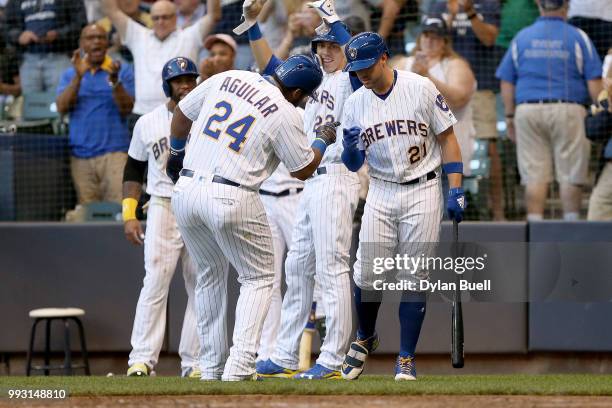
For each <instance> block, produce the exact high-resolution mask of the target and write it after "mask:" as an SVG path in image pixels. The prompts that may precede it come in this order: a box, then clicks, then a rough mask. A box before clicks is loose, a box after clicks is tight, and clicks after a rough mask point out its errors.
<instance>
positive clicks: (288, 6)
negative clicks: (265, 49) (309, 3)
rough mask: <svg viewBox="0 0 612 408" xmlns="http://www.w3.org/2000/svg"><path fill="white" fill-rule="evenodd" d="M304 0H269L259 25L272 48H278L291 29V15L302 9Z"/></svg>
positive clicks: (260, 14)
mask: <svg viewBox="0 0 612 408" xmlns="http://www.w3.org/2000/svg"><path fill="white" fill-rule="evenodd" d="M303 3H304V1H303V0H268V1H266V3H265V4H264V5H263V8H262V10H261V13H259V19H258V20H259V25H260V27H261V31H262V33H263V35H264V37H265V38H266V40H267V41H268V44H269V45H270V48H272V49H276V48H277V47H278V46H279V45H280V43H281V41H282V39H283V38H285V35H286V34H287V31H288V29H289V27H288V25H289V16H291V15H292V14H294V13H297V12H299V11H300V10H301V9H302V5H303Z"/></svg>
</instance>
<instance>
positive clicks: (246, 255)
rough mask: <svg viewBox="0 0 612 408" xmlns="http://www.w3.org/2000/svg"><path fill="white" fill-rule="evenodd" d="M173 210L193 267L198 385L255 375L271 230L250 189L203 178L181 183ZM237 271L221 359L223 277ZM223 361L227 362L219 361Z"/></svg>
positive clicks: (269, 275)
mask: <svg viewBox="0 0 612 408" xmlns="http://www.w3.org/2000/svg"><path fill="white" fill-rule="evenodd" d="M172 207H173V209H174V212H175V214H176V217H177V221H178V225H179V229H180V230H181V233H182V234H183V237H184V239H185V245H186V246H187V248H188V249H189V253H190V254H191V256H192V257H193V258H194V260H195V261H196V263H197V265H198V272H197V278H196V288H195V295H196V312H197V316H198V334H199V336H200V341H201V342H202V344H205V346H204V347H202V351H201V353H200V369H201V370H202V379H219V378H221V379H223V380H224V381H238V380H246V379H251V378H252V377H253V375H254V374H255V355H256V352H257V347H258V345H259V338H260V336H261V329H262V327H263V321H264V319H265V317H266V314H267V312H268V307H269V306H270V298H271V295H272V284H273V282H274V255H273V247H272V238H271V237H270V227H269V225H268V220H267V218H266V213H265V210H264V207H263V204H262V203H261V200H260V198H259V194H258V193H257V192H256V191H250V190H247V189H244V188H240V187H233V186H229V185H226V184H220V183H213V182H212V176H211V175H210V174H203V173H200V172H197V171H196V172H195V174H194V176H193V177H185V176H183V177H181V178H180V179H179V180H178V182H177V184H176V185H175V187H174V193H173V195H172ZM230 262H231V264H232V265H233V266H234V268H235V269H236V271H237V272H238V282H239V283H240V296H239V297H238V302H237V305H236V321H235V324H234V334H233V338H232V341H233V345H232V347H231V349H230V351H229V357H228V351H227V350H228V339H227V327H226V317H227V278H228V270H229V263H230ZM226 360H227V361H226Z"/></svg>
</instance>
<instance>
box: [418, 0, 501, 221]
mask: <svg viewBox="0 0 612 408" xmlns="http://www.w3.org/2000/svg"><path fill="white" fill-rule="evenodd" d="M430 10H431V14H430V15H434V14H442V16H443V17H444V19H445V20H446V23H447V25H448V27H450V31H451V34H452V44H453V49H454V50H455V51H456V52H457V53H458V54H459V55H461V56H462V57H463V58H465V59H466V60H467V61H468V62H469V63H470V66H471V68H472V71H473V72H474V75H475V76H476V82H477V83H478V90H477V91H476V93H475V94H474V96H473V97H472V107H473V110H472V112H473V113H472V116H473V121H474V128H475V129H476V137H477V138H478V139H485V140H487V141H488V154H489V157H490V159H491V172H490V177H489V191H490V196H489V207H490V208H491V211H492V215H493V220H495V221H503V220H504V219H505V215H504V208H503V202H504V197H503V188H502V187H503V186H502V184H503V183H502V166H501V159H500V156H499V152H498V150H497V112H496V110H495V105H496V99H495V93H496V92H498V91H499V81H498V80H497V79H496V78H495V67H496V66H497V62H498V61H499V53H498V49H497V48H496V46H495V41H496V39H497V36H498V34H499V24H500V14H501V6H500V1H499V0H437V1H436V2H435V3H433V4H432V5H431V8H430Z"/></svg>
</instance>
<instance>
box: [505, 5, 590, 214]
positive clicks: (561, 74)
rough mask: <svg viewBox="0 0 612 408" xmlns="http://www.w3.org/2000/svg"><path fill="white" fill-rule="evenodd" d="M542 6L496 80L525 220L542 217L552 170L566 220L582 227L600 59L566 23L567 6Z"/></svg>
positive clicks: (580, 33) (585, 39)
mask: <svg viewBox="0 0 612 408" xmlns="http://www.w3.org/2000/svg"><path fill="white" fill-rule="evenodd" d="M538 5H539V8H540V17H539V18H538V19H537V20H536V21H535V23H534V24H532V25H530V26H529V27H526V28H525V29H523V30H521V31H520V32H519V33H518V34H517V36H516V37H515V38H514V40H513V41H512V43H511V44H510V47H509V48H508V51H507V52H506V54H505V55H504V58H503V60H502V62H501V63H500V65H499V67H498V69H497V72H496V76H497V77H498V78H499V79H501V92H502V97H503V100H504V108H505V112H506V119H507V120H506V122H507V125H508V136H509V137H510V138H511V139H512V140H515V141H516V145H517V158H518V166H519V173H520V175H521V182H522V184H523V185H525V187H526V200H527V219H528V220H541V219H542V218H543V214H544V204H545V201H546V194H547V192H548V184H549V183H550V182H552V181H553V168H554V170H555V178H556V180H557V182H559V185H560V189H561V201H562V206H563V216H564V219H566V220H576V219H578V217H579V212H580V203H581V195H582V188H581V187H582V185H584V184H585V183H586V182H587V172H588V164H589V154H590V144H589V142H588V140H587V139H586V138H585V129H584V118H585V116H586V109H585V107H584V106H585V105H588V104H589V103H590V99H592V100H593V101H595V100H596V98H597V95H598V94H599V92H600V90H601V60H600V59H599V56H598V55H597V51H596V50H595V47H594V46H593V43H592V42H591V40H590V39H589V37H588V36H587V35H586V34H585V33H584V32H583V31H581V30H579V29H577V28H575V27H573V26H571V25H569V24H567V23H566V22H565V19H566V15H567V2H566V0H539V1H538ZM515 107H516V109H515Z"/></svg>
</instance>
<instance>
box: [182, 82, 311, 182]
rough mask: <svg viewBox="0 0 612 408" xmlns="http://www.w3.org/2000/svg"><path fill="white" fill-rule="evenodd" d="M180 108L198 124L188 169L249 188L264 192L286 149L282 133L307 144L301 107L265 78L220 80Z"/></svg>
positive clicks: (202, 86) (203, 87)
mask: <svg viewBox="0 0 612 408" xmlns="http://www.w3.org/2000/svg"><path fill="white" fill-rule="evenodd" d="M179 106H180V108H181V111H182V112H183V113H184V114H185V115H186V116H187V117H189V118H190V119H192V120H194V124H193V126H192V128H191V133H190V139H189V143H188V145H187V151H186V156H185V160H184V167H185V168H188V169H191V170H198V171H204V172H207V173H210V174H215V175H220V176H222V177H224V178H226V179H228V180H232V181H235V182H237V183H239V184H241V185H243V186H245V187H247V188H253V189H257V188H259V185H260V184H261V183H262V182H263V180H265V179H266V178H268V176H269V175H270V174H271V173H272V172H273V171H274V170H275V169H276V167H277V166H278V163H279V162H280V159H279V157H278V156H277V153H278V151H279V149H283V146H279V144H281V143H280V140H278V134H279V133H283V134H294V135H295V137H296V138H300V137H301V138H303V141H302V143H301V145H305V140H306V136H305V134H304V132H303V130H302V121H301V118H300V116H299V114H298V112H297V110H296V108H295V107H294V106H293V105H291V104H290V103H289V102H288V101H287V100H286V99H285V98H284V97H283V95H282V93H281V92H280V90H279V89H278V88H277V87H276V86H274V85H272V84H271V83H269V82H268V81H267V80H266V79H264V78H263V77H262V76H261V75H259V74H255V73H252V72H246V71H227V72H224V73H221V74H218V75H215V76H213V77H211V78H210V79H208V80H207V81H205V82H203V83H202V84H200V85H199V86H198V87H197V88H196V89H195V90H194V91H192V92H191V93H190V94H189V95H187V97H185V99H183V100H182V101H181V102H180V104H179ZM196 119H197V120H196ZM289 147H290V146H289Z"/></svg>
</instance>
